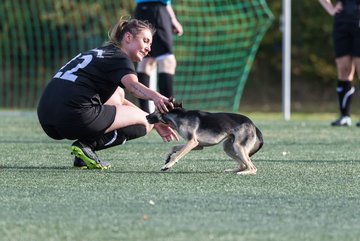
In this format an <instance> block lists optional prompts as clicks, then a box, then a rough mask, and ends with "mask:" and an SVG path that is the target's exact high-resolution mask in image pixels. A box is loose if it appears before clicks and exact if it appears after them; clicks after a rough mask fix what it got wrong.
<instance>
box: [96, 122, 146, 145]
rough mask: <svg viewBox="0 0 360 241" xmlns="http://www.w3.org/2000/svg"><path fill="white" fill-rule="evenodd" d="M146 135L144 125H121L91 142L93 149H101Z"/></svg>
mask: <svg viewBox="0 0 360 241" xmlns="http://www.w3.org/2000/svg"><path fill="white" fill-rule="evenodd" d="M145 135H146V128H145V126H144V125H140V124H138V125H131V126H127V127H123V128H120V129H117V130H114V131H111V132H109V133H106V134H105V135H103V136H102V137H101V138H100V139H98V140H96V141H94V142H92V147H93V150H95V151H98V150H103V149H106V148H109V147H112V146H117V145H121V144H124V143H125V142H126V141H129V140H132V139H136V138H139V137H142V136H145Z"/></svg>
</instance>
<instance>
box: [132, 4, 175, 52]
mask: <svg viewBox="0 0 360 241" xmlns="http://www.w3.org/2000/svg"><path fill="white" fill-rule="evenodd" d="M135 18H136V19H139V20H147V21H148V22H149V23H151V24H152V25H153V26H154V27H155V29H156V32H155V34H154V37H153V42H152V45H151V51H150V53H149V55H150V57H154V58H156V57H158V56H161V55H164V54H172V25H171V17H170V15H169V13H168V11H167V9H166V5H164V4H162V3H156V2H149V3H139V4H138V5H137V6H136V8H135Z"/></svg>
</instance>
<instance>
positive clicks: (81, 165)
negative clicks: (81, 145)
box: [74, 156, 87, 169]
mask: <svg viewBox="0 0 360 241" xmlns="http://www.w3.org/2000/svg"><path fill="white" fill-rule="evenodd" d="M74 167H79V168H81V169H87V166H86V163H85V162H84V161H83V160H81V159H80V158H77V157H76V156H75V158H74Z"/></svg>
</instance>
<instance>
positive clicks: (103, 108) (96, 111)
mask: <svg viewBox="0 0 360 241" xmlns="http://www.w3.org/2000/svg"><path fill="white" fill-rule="evenodd" d="M74 112H75V110H72V111H70V112H68V116H67V117H66V118H67V120H64V119H63V118H62V117H63V116H59V119H58V120H54V119H53V120H52V121H49V120H48V119H47V118H46V114H44V113H46V112H42V111H41V110H39V109H38V116H39V121H40V124H41V127H42V128H43V130H44V131H45V133H46V134H47V135H48V136H49V137H51V138H53V139H56V140H61V139H70V140H75V139H80V140H97V139H98V138H100V137H101V136H103V135H104V133H105V131H106V130H107V129H108V128H109V126H110V125H111V124H112V123H113V122H114V120H115V115H116V108H115V106H110V105H98V106H93V107H91V108H87V109H85V110H83V111H82V112H81V113H76V114H74ZM64 113H66V111H65V112H64ZM69 115H72V117H70V118H69ZM69 119H71V121H69Z"/></svg>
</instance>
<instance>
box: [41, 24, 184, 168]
mask: <svg viewBox="0 0 360 241" xmlns="http://www.w3.org/2000/svg"><path fill="white" fill-rule="evenodd" d="M154 31H155V29H154V28H153V27H152V26H151V25H149V24H148V23H145V22H143V21H139V20H136V19H132V20H123V19H120V20H119V21H118V22H117V24H116V25H115V26H114V28H113V30H112V31H111V33H110V34H109V42H108V43H107V44H106V45H105V46H101V47H97V48H94V49H92V50H89V51H86V52H83V53H80V54H78V55H77V56H76V57H74V58H73V59H71V60H70V61H69V62H68V63H66V64H65V65H64V66H63V67H61V68H60V69H59V71H58V72H57V73H56V74H55V75H54V76H53V78H52V80H51V81H50V82H49V83H48V85H47V86H46V88H45V90H44V92H43V94H42V96H41V98H40V102H39V104H38V109H37V113H38V118H39V122H40V124H41V127H42V128H43V130H44V132H45V133H46V134H47V135H48V136H49V137H51V138H52V139H55V140H62V139H69V140H75V142H74V143H72V145H71V148H70V151H71V154H73V155H75V160H74V166H76V167H82V168H88V169H108V168H109V167H110V163H108V162H106V161H103V160H100V159H99V158H98V156H97V155H96V153H95V151H98V150H103V149H106V148H109V147H114V146H117V145H121V144H124V143H125V142H126V141H128V140H132V139H135V138H139V137H142V136H145V135H146V134H147V133H149V132H150V131H151V130H152V129H153V128H154V129H155V130H156V131H157V132H158V134H159V135H160V136H161V138H162V139H163V140H164V141H171V140H175V139H176V140H178V137H177V135H176V133H175V132H174V130H173V129H171V128H170V127H169V126H168V125H164V124H155V125H150V124H149V123H148V122H147V120H146V115H148V113H146V112H144V111H142V110H141V109H140V108H138V107H137V106H136V105H134V104H133V103H131V102H130V101H128V100H127V99H125V92H124V90H123V89H126V90H127V91H129V92H130V93H131V94H133V95H134V96H135V97H137V98H141V99H149V100H152V101H154V104H155V106H156V109H157V110H158V111H160V112H166V111H168V110H169V109H171V108H173V104H172V103H171V102H170V100H169V99H168V98H167V97H165V96H163V95H161V94H159V93H158V92H156V91H153V90H151V89H149V88H148V87H146V86H144V85H142V84H141V83H139V82H138V78H137V76H136V71H135V66H134V63H133V62H139V61H141V60H142V59H143V58H144V56H146V55H147V54H148V52H149V51H150V49H151V43H152V36H153V33H154Z"/></svg>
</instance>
